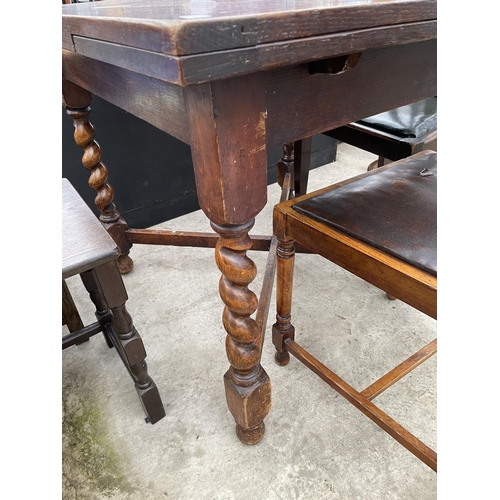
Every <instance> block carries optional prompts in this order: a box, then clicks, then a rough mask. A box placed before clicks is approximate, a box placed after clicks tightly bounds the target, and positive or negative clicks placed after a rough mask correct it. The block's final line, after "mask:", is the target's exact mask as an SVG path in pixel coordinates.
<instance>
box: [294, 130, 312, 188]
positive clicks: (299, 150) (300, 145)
mask: <svg viewBox="0 0 500 500" xmlns="http://www.w3.org/2000/svg"><path fill="white" fill-rule="evenodd" d="M311 146H312V137H307V138H305V139H302V140H300V141H295V143H294V148H295V151H294V162H293V170H294V175H293V182H294V185H293V189H294V192H295V197H298V196H302V195H303V194H306V193H307V183H308V182H309V170H310V168H311Z"/></svg>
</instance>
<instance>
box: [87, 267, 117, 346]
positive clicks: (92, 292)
mask: <svg viewBox="0 0 500 500" xmlns="http://www.w3.org/2000/svg"><path fill="white" fill-rule="evenodd" d="M80 278H81V280H82V282H83V285H84V286H85V289H86V290H87V292H88V294H89V296H90V300H91V301H92V303H93V304H94V306H95V317H96V318H97V321H98V322H99V325H100V326H101V330H102V334H103V335H104V338H105V339H106V344H108V347H109V348H111V347H114V345H113V342H112V341H111V338H110V337H109V335H108V332H107V331H106V325H107V324H108V323H111V322H112V321H113V315H112V313H111V311H110V310H109V308H108V305H107V304H106V301H105V300H104V297H103V296H102V294H101V292H100V290H99V286H98V284H97V281H96V279H95V276H94V273H93V272H92V271H85V272H84V273H81V274H80Z"/></svg>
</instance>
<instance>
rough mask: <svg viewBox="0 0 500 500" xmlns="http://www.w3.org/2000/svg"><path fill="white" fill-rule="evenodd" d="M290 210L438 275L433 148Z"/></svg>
mask: <svg viewBox="0 0 500 500" xmlns="http://www.w3.org/2000/svg"><path fill="white" fill-rule="evenodd" d="M424 169H427V171H426V172H424V175H422V171H423V170H424ZM294 209H295V210H297V211H299V212H301V213H302V214H305V215H307V216H308V217H311V218H312V219H315V220H318V221H320V222H322V223H324V224H327V225H328V226H330V227H333V228H334V229H336V230H338V231H342V232H344V233H346V234H348V235H350V236H352V237H354V238H357V239H359V240H361V241H363V242H365V243H368V244H370V245H373V246H374V247H376V248H378V249H379V250H382V251H384V252H386V253H388V254H390V255H393V256H394V257H397V258H399V259H401V260H402V261H405V262H407V263H409V264H412V265H414V266H416V267H418V268H420V269H422V270H424V271H426V272H428V273H430V274H433V275H434V276H437V154H436V153H434V152H425V153H424V154H422V153H419V154H417V155H414V156H410V157H408V158H405V159H403V160H400V161H398V162H395V163H393V164H392V165H391V166H390V167H389V168H387V169H383V170H374V171H373V174H372V175H368V176H366V177H363V178H361V179H359V180H356V181H353V182H351V183H349V184H346V185H344V186H341V187H339V188H336V189H332V190H331V191H327V192H326V193H323V194H321V195H318V196H314V197H312V198H309V199H307V200H304V201H301V202H298V203H296V204H295V205H294Z"/></svg>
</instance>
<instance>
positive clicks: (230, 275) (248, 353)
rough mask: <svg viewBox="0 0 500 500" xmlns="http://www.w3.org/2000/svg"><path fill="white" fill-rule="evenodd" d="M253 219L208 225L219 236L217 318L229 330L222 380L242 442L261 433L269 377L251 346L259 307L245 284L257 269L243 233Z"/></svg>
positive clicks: (268, 403) (251, 441) (267, 404)
mask: <svg viewBox="0 0 500 500" xmlns="http://www.w3.org/2000/svg"><path fill="white" fill-rule="evenodd" d="M253 223H254V221H253V220H252V221H250V222H249V223H247V224H242V225H237V226H229V225H227V226H219V225H217V224H214V223H212V227H213V229H214V230H215V231H216V232H217V233H219V235H220V239H219V242H218V243H217V247H216V249H215V259H216V262H217V266H218V267H219V269H220V271H221V272H222V277H221V279H220V283H219V293H220V296H221V298H222V301H223V302H224V304H225V308H224V312H223V317H222V320H223V324H224V328H225V330H226V332H227V334H228V335H227V337H226V352H227V356H228V359H229V363H230V364H231V367H230V368H229V370H228V371H227V373H226V374H225V375H224V384H225V389H226V397H227V403H228V406H229V409H230V411H231V413H232V414H233V417H234V419H235V421H236V434H237V436H238V438H239V439H240V441H241V442H243V443H245V444H255V443H258V442H259V441H260V440H261V439H262V438H263V437H264V431H265V425H264V418H265V417H266V415H267V414H268V412H269V409H270V406H271V381H270V380H269V377H268V375H267V373H266V372H265V371H264V369H263V368H262V367H261V365H260V357H261V350H260V348H259V347H258V345H257V344H256V341H257V339H258V337H259V334H260V333H259V329H258V326H257V323H256V321H255V320H254V319H253V318H251V317H250V316H251V314H252V313H253V312H255V310H256V309H257V305H258V299H257V296H256V295H255V293H253V292H252V291H251V290H249V288H248V285H249V284H250V283H251V282H252V281H253V280H254V278H255V276H256V273H257V268H256V266H255V264H254V262H253V261H252V260H251V259H250V258H249V257H248V256H247V255H246V252H247V250H248V249H249V248H250V246H251V240H250V237H249V236H248V231H249V230H250V229H251V227H252V226H253Z"/></svg>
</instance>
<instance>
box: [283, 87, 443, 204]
mask: <svg viewBox="0 0 500 500" xmlns="http://www.w3.org/2000/svg"><path fill="white" fill-rule="evenodd" d="M323 134H324V135H328V136H329V137H333V138H334V139H337V140H339V141H341V142H345V143H346V144H350V145H351V146H354V147H356V148H359V149H363V150H364V151H368V152H370V153H373V154H376V155H378V160H375V161H374V162H373V163H371V164H370V165H369V166H368V170H373V169H374V168H376V167H381V166H382V165H387V164H388V163H390V162H391V161H397V160H401V159H403V158H407V157H408V156H411V155H414V154H415V153H418V152H419V151H423V150H424V149H430V150H432V151H437V97H431V98H430V99H424V100H423V101H418V102H415V103H412V104H408V105H406V106H400V107H399V108H396V109H391V110H390V111H386V112H384V113H379V114H378V115H373V116H370V117H368V118H364V119H362V120H359V121H357V122H353V123H350V124H349V125H346V126H344V127H338V128H335V129H332V130H328V131H326V132H323ZM283 150H284V154H283V157H282V159H281V162H282V163H284V164H287V160H289V161H290V162H293V177H294V178H293V180H292V185H293V187H294V191H295V196H301V195H303V194H306V192H307V183H308V179H309V165H310V161H311V160H310V156H311V138H310V137H309V138H307V139H302V140H300V141H295V143H290V144H287V145H285V146H284V147H283ZM290 171H292V170H290ZM283 175H284V174H282V175H281V177H282V176H283ZM278 180H280V175H279V171H278Z"/></svg>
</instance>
